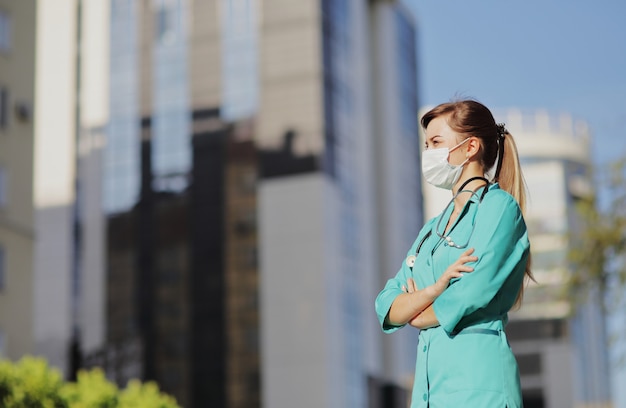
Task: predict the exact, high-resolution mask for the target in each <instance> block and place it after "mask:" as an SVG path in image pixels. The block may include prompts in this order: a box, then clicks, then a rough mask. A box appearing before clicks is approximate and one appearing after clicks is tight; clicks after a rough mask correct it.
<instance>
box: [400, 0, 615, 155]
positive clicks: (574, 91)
mask: <svg viewBox="0 0 626 408" xmlns="http://www.w3.org/2000/svg"><path fill="white" fill-rule="evenodd" d="M404 3H405V4H407V5H408V6H409V8H410V9H411V10H412V11H414V14H415V18H416V22H417V24H418V30H419V31H418V36H419V38H418V56H419V61H418V67H419V69H420V74H419V75H420V77H419V80H420V89H419V95H420V98H421V103H422V104H437V103H440V102H444V101H447V100H448V99H450V98H451V97H452V96H454V95H455V94H457V93H460V94H462V95H464V96H469V97H474V98H477V99H478V100H480V101H482V102H483V103H485V104H486V105H487V106H489V107H491V108H494V109H496V108H509V107H519V108H529V109H547V110H548V111H549V112H553V113H560V112H568V113H571V114H572V115H574V117H576V118H579V119H583V120H585V121H587V123H588V124H589V125H590V127H591V130H592V133H593V137H594V140H593V159H594V161H595V162H596V163H599V162H601V161H604V160H610V159H615V158H616V157H618V155H619V154H621V155H626V1H624V0H599V1H597V2H592V1H589V0H585V1H583V0H569V1H567V0H545V1H539V0H526V1H515V2H513V1H507V0H500V1H495V0H479V1H468V0H446V1H441V0H404Z"/></svg>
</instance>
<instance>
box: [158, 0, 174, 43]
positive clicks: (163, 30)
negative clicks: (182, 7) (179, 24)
mask: <svg viewBox="0 0 626 408" xmlns="http://www.w3.org/2000/svg"><path fill="white" fill-rule="evenodd" d="M179 1H180V0H158V1H157V2H156V3H157V9H156V22H155V23H156V24H155V27H156V39H157V41H158V42H159V43H161V44H169V43H171V42H173V41H174V39H175V38H176V18H177V17H178V6H179V4H178V3H179Z"/></svg>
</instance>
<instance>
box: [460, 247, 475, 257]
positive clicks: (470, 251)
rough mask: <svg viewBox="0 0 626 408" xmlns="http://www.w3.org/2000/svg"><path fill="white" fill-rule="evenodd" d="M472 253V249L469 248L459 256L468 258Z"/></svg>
mask: <svg viewBox="0 0 626 408" xmlns="http://www.w3.org/2000/svg"><path fill="white" fill-rule="evenodd" d="M473 253H474V248H469V249H468V250H467V251H465V252H463V253H462V254H461V256H469V255H471V254H473Z"/></svg>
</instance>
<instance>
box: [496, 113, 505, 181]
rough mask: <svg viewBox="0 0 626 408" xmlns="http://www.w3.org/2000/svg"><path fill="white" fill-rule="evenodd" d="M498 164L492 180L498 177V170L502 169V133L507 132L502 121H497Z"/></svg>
mask: <svg viewBox="0 0 626 408" xmlns="http://www.w3.org/2000/svg"><path fill="white" fill-rule="evenodd" d="M497 126H498V164H497V166H496V174H495V175H494V177H493V181H498V179H499V178H500V170H501V169H502V157H503V156H504V135H505V134H506V133H507V130H506V128H505V127H504V123H498V125H497Z"/></svg>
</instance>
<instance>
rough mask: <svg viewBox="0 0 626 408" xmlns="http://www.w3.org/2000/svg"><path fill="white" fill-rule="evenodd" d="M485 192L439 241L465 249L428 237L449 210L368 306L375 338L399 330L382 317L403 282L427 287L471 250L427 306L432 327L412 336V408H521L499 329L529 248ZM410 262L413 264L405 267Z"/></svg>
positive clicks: (496, 195)
mask: <svg viewBox="0 0 626 408" xmlns="http://www.w3.org/2000/svg"><path fill="white" fill-rule="evenodd" d="M488 188H489V191H488V192H487V193H486V194H485V196H484V199H483V200H482V202H481V201H480V200H479V197H480V193H481V191H482V189H480V190H479V191H478V192H477V194H476V195H474V196H472V198H471V199H470V200H468V202H467V203H466V205H465V207H464V208H463V210H462V211H461V213H460V214H459V217H458V219H457V220H456V221H455V223H454V224H453V225H452V227H451V229H450V230H449V231H448V233H447V235H449V236H450V238H451V239H452V240H453V241H454V242H456V243H457V244H462V243H465V242H468V245H467V247H465V248H461V249H459V248H454V247H452V246H449V245H448V244H447V243H446V241H445V240H444V239H442V238H440V237H439V235H438V234H437V231H435V229H436V227H437V224H438V222H439V221H440V219H441V222H440V223H439V225H440V229H441V230H440V231H439V233H440V234H443V232H444V231H443V228H444V227H445V226H446V225H447V221H448V220H449V218H450V215H451V213H452V208H451V206H450V208H448V209H446V210H444V212H443V213H442V214H440V215H439V216H437V217H435V218H433V219H431V220H430V221H428V222H427V223H426V225H425V226H424V227H423V228H422V230H421V231H420V233H419V234H418V237H417V239H416V240H415V242H414V244H413V246H412V247H411V249H410V250H409V252H408V253H407V259H404V260H402V266H401V268H400V270H399V271H398V273H397V274H396V276H395V277H394V278H392V279H390V280H389V281H387V284H386V285H385V288H384V289H383V290H382V291H381V292H380V294H379V295H378V297H377V298H376V302H375V307H376V312H377V315H378V319H379V321H380V324H381V327H382V329H383V331H384V332H386V333H392V332H394V331H396V330H398V329H400V328H401V327H402V326H393V325H391V324H390V323H389V322H388V320H387V317H388V314H389V309H390V308H391V304H392V303H393V301H394V299H395V298H396V297H397V296H398V295H399V294H401V293H403V291H402V286H404V285H406V282H407V279H408V278H413V279H414V280H415V282H416V284H417V286H418V288H420V289H423V288H425V287H426V286H429V285H432V284H434V283H435V282H436V280H437V279H438V278H439V277H440V276H441V275H442V274H443V272H444V271H445V270H446V269H447V268H448V267H449V266H450V265H451V264H452V263H454V262H455V261H456V260H457V259H458V258H459V256H460V255H461V254H462V253H463V252H465V251H466V250H467V249H469V248H474V253H473V255H474V256H476V257H478V260H477V261H476V262H471V263H468V265H470V266H472V267H473V268H474V271H473V272H471V273H466V274H465V275H464V276H463V277H462V278H455V279H452V280H451V282H450V285H449V287H448V288H447V289H446V290H445V291H444V292H443V293H442V294H441V295H440V296H439V297H438V298H437V299H436V300H435V302H434V303H433V309H434V311H435V315H436V316H437V320H438V321H439V323H440V325H439V326H437V327H433V328H430V329H425V330H421V331H420V335H419V346H418V353H417V362H416V370H415V380H414V384H413V394H412V402H411V407H412V408H419V407H430V408H445V407H472V408H480V407H489V408H491V407H509V408H515V407H521V406H522V402H521V391H520V384H519V374H518V368H517V363H516V361H515V357H514V356H513V353H512V351H511V349H510V347H509V344H508V341H507V338H506V334H505V332H504V326H505V325H506V322H507V312H508V311H509V310H510V309H511V307H512V306H513V304H514V303H515V300H516V298H517V294H518V292H519V289H520V287H521V285H522V282H523V278H524V270H525V267H526V263H527V260H528V255H529V251H530V244H529V241H528V234H527V230H526V224H525V223H524V219H523V217H522V214H521V211H520V209H519V206H518V205H517V202H516V201H515V199H514V198H513V197H512V196H511V195H510V194H508V193H507V192H505V191H503V190H501V189H500V188H499V186H498V185H497V184H492V185H490V186H489V187H488ZM418 246H419V247H420V249H419V253H417V252H418V251H417V248H418ZM410 257H415V258H413V259H410V262H407V260H409V258H410ZM410 264H413V266H412V267H410V266H409V265H410Z"/></svg>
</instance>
